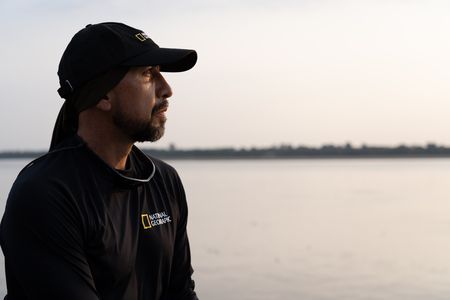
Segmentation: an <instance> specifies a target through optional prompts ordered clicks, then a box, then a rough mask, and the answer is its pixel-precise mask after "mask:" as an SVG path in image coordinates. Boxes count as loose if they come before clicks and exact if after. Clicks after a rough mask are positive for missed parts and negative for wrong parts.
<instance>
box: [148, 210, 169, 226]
mask: <svg viewBox="0 0 450 300" xmlns="http://www.w3.org/2000/svg"><path fill="white" fill-rule="evenodd" d="M141 220H142V226H143V227H144V229H151V228H153V227H156V226H160V225H164V224H166V223H170V222H172V220H171V217H170V216H169V215H168V214H167V213H166V212H165V211H163V212H157V213H154V214H142V215H141Z"/></svg>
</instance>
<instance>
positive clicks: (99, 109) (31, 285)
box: [0, 23, 197, 300]
mask: <svg viewBox="0 0 450 300" xmlns="http://www.w3.org/2000/svg"><path fill="white" fill-rule="evenodd" d="M196 60H197V54H196V52H195V51H194V50H185V49H168V48H159V47H158V46H157V45H156V44H155V43H154V42H153V41H152V40H151V39H150V38H149V37H148V36H147V35H146V34H145V33H144V32H142V31H141V30H138V29H135V28H132V27H129V26H127V25H125V24H120V23H101V24H96V25H88V26H86V28H84V29H82V30H81V31H79V32H78V33H77V34H76V35H75V36H74V37H73V38H72V40H71V41H70V43H69V45H68V46H67V49H66V50H65V52H64V54H63V56H62V59H61V62H60V65H59V70H58V76H59V81H60V84H61V87H60V88H59V90H58V93H59V94H60V96H61V97H63V98H65V103H64V105H63V107H62V108H61V111H60V114H59V116H58V120H57V122H56V125H55V129H54V132H53V137H52V142H51V147H50V151H49V153H47V154H46V155H44V156H43V157H40V158H38V159H36V160H35V161H33V162H32V163H30V164H29V165H28V166H27V167H25V169H24V170H22V172H21V173H20V174H19V176H18V178H17V179H16V181H15V183H14V185H13V187H12V189H11V192H10V194H9V197H8V201H7V205H6V209H5V213H4V216H3V219H2V223H1V228H0V243H1V247H2V250H3V253H4V255H5V269H6V281H7V288H8V296H7V299H8V300H15V299H64V300H68V299H69V300H70V299H77V300H94V299H102V300H103V299H123V300H125V299H126V300H135V299H148V300H159V299H173V300H185V299H189V300H192V299H197V296H196V293H195V292H194V282H193V281H192V279H191V274H192V268H191V261H190V249H189V242H188V237H187V233H186V223H187V205H186V199H185V194H184V190H183V186H182V184H181V181H180V179H179V177H178V175H177V173H176V171H175V170H174V169H173V168H172V167H170V166H169V165H167V164H165V163H163V162H162V161H160V160H158V159H155V158H152V157H148V156H146V155H145V154H143V153H142V152H141V151H140V150H139V149H138V148H137V147H135V146H134V145H133V144H134V143H135V142H141V141H156V140H158V139H159V138H161V136H162V135H163V133H164V124H165V122H166V116H165V112H166V110H167V107H168V101H167V99H168V98H169V97H170V96H171V95H172V91H171V88H170V86H169V85H168V83H167V82H166V81H165V79H164V77H163V76H162V74H161V73H160V72H164V71H167V72H181V71H186V70H188V69H190V68H192V67H193V66H194V65H195V63H196Z"/></svg>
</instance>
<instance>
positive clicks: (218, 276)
mask: <svg viewBox="0 0 450 300" xmlns="http://www.w3.org/2000/svg"><path fill="white" fill-rule="evenodd" d="M26 162H27V161H26V160H0V213H2V212H3V208H4V205H5V201H6V197H7V194H8V192H9V189H10V186H11V184H12V182H13V180H14V178H15V176H16V175H17V173H18V171H19V170H20V169H21V168H22V167H23V166H24V165H25V164H26ZM169 163H170V164H172V165H173V166H174V167H175V168H176V169H177V170H178V172H179V174H180V176H181V178H182V179H183V183H184V186H185V189H186V193H187V195H188V202H189V226H188V230H189V233H190V241H191V251H192V260H193V266H194V269H195V273H194V279H195V281H196V285H197V291H198V294H199V297H200V298H201V299H214V300H225V299H227V300H228V299H236V300H250V299H259V300H275V299H277V300H278V299H284V300H294V299H295V300H298V299H308V300H338V299H339V300H342V299H345V300H363V299H364V300H367V299H374V300H381V299H383V300H398V299H402V300H419V299H420V300H424V299H426V300H437V299H449V298H450V254H449V253H450V159H336V160H333V159H317V160H174V161H170V162H169ZM0 264H1V265H0V269H1V270H3V261H2V260H0ZM5 286H6V285H5V280H4V274H3V271H1V272H0V293H1V294H2V295H3V294H5V293H6V287H5Z"/></svg>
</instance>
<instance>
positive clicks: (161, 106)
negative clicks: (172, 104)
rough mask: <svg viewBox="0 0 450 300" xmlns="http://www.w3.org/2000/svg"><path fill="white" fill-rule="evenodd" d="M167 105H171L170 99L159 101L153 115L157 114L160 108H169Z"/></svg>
mask: <svg viewBox="0 0 450 300" xmlns="http://www.w3.org/2000/svg"><path fill="white" fill-rule="evenodd" d="M167 107H169V101H167V99H162V100H159V101H157V102H156V104H155V106H154V107H153V109H152V115H153V114H156V113H157V112H158V111H160V110H163V109H167Z"/></svg>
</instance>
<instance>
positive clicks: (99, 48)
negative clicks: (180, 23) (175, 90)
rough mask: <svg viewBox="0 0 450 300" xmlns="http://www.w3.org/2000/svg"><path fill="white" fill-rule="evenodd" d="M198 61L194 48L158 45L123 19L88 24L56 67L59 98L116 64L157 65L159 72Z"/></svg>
mask: <svg viewBox="0 0 450 300" xmlns="http://www.w3.org/2000/svg"><path fill="white" fill-rule="evenodd" d="M196 62H197V53H196V52H195V50H189V49H175V48H160V47H159V46H158V45H157V44H156V43H155V42H153V41H152V40H151V39H150V37H149V36H148V35H147V34H145V32H143V31H142V30H139V29H136V28H133V27H130V26H128V25H125V24H122V23H114V22H107V23H99V24H93V25H92V24H89V25H87V26H86V27H85V28H83V29H82V30H80V31H79V32H78V33H76V34H75V36H74V37H73V38H72V40H71V41H70V43H69V45H68V46H67V48H66V50H65V51H64V53H63V56H62V58H61V61H60V63H59V68H58V76H59V83H60V88H59V89H58V93H59V95H60V96H61V97H62V98H66V99H67V97H70V95H72V94H73V93H74V92H75V91H77V90H78V89H79V88H80V87H82V86H83V85H84V84H85V83H86V82H88V81H90V80H92V79H94V78H96V77H97V76H99V75H101V74H103V73H105V72H108V71H110V70H111V69H114V68H116V67H121V66H124V67H138V66H156V65H159V66H160V68H161V71H162V72H183V71H187V70H189V69H191V68H192V67H193V66H194V65H195V63H196Z"/></svg>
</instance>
